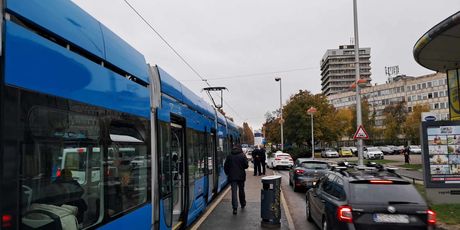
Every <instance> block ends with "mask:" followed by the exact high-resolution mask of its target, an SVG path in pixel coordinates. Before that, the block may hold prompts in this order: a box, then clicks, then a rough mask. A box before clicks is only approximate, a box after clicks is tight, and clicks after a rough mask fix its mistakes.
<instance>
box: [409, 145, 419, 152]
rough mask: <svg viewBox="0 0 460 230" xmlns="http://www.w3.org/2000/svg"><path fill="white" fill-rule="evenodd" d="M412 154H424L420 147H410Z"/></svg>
mask: <svg viewBox="0 0 460 230" xmlns="http://www.w3.org/2000/svg"><path fill="white" fill-rule="evenodd" d="M409 153H410V154H422V148H421V147H420V145H409Z"/></svg>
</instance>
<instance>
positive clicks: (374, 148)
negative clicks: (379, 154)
mask: <svg viewBox="0 0 460 230" xmlns="http://www.w3.org/2000/svg"><path fill="white" fill-rule="evenodd" d="M367 150H368V151H379V149H378V148H376V147H372V148H367Z"/></svg>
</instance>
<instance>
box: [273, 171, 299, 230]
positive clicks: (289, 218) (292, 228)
mask: <svg viewBox="0 0 460 230" xmlns="http://www.w3.org/2000/svg"><path fill="white" fill-rule="evenodd" d="M273 175H276V172H275V171H273ZM280 192H281V204H282V205H283V209H284V213H285V214H286V219H287V222H288V228H289V229H290V230H295V225H294V221H293V219H292V216H291V212H290V211H289V207H288V206H287V202H286V199H285V198H284V193H283V190H282V189H281V188H280Z"/></svg>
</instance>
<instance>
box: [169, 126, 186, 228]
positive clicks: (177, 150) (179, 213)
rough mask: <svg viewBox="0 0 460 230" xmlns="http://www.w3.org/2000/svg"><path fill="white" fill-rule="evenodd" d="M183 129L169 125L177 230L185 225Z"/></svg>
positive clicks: (175, 226) (174, 215)
mask: <svg viewBox="0 0 460 230" xmlns="http://www.w3.org/2000/svg"><path fill="white" fill-rule="evenodd" d="M184 134H185V131H184V127H183V126H182V125H179V124H175V123H171V157H172V162H171V166H172V167H171V168H172V177H173V178H172V180H173V184H172V187H173V191H172V195H173V210H172V211H173V213H172V226H173V229H179V228H181V227H183V225H184V224H185V220H186V217H185V201H186V199H185V185H186V175H185V172H186V168H185V167H186V164H185V163H184V162H185V159H186V158H185V156H184V155H185V151H184V147H185V145H184Z"/></svg>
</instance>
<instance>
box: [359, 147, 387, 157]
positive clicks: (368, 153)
mask: <svg viewBox="0 0 460 230" xmlns="http://www.w3.org/2000/svg"><path fill="white" fill-rule="evenodd" d="M363 158H364V159H383V152H382V151H380V149H379V148H377V147H364V152H363Z"/></svg>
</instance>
